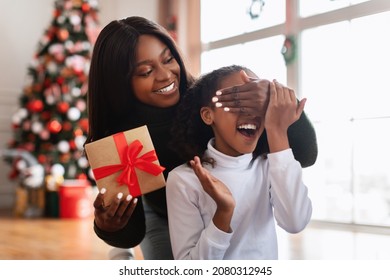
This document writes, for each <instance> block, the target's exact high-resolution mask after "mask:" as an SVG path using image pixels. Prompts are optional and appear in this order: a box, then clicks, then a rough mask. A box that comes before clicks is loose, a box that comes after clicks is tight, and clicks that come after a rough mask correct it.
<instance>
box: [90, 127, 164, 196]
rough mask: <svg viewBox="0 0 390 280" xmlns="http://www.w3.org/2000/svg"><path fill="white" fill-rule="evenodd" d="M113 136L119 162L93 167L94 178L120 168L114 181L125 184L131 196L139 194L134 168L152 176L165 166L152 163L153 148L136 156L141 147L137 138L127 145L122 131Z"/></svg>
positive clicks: (105, 175)
mask: <svg viewBox="0 0 390 280" xmlns="http://www.w3.org/2000/svg"><path fill="white" fill-rule="evenodd" d="M113 138H114V142H115V145H116V149H117V151H118V154H119V157H120V160H121V163H119V164H113V165H107V166H102V167H98V168H94V169H93V173H94V176H95V179H96V180H99V179H102V178H104V177H107V176H109V175H111V174H113V173H115V172H118V171H120V170H122V172H121V174H120V175H119V176H118V178H117V179H116V181H117V182H118V183H119V184H120V185H127V186H128V189H129V193H131V195H132V196H133V197H137V196H140V195H141V194H142V193H141V189H140V186H139V183H138V178H137V174H136V173H135V168H138V169H140V170H142V171H145V172H147V173H150V174H152V175H154V176H157V175H158V174H160V173H161V172H163V171H164V170H165V168H164V167H162V166H160V165H157V164H155V163H153V162H154V161H156V160H157V155H156V152H155V150H151V151H149V152H147V153H145V154H143V155H142V156H140V157H138V155H139V153H140V152H141V151H142V149H143V145H142V143H141V142H140V141H139V140H134V141H133V142H131V143H130V144H129V145H127V141H126V137H125V135H124V133H123V132H120V133H117V134H114V135H113Z"/></svg>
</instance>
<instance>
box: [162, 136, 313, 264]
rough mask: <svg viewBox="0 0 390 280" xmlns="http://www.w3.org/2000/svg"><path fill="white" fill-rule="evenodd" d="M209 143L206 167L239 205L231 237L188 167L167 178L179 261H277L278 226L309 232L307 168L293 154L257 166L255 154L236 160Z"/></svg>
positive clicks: (171, 227) (276, 156)
mask: <svg viewBox="0 0 390 280" xmlns="http://www.w3.org/2000/svg"><path fill="white" fill-rule="evenodd" d="M212 141H213V140H210V142H209V143H208V149H207V151H206V156H208V157H212V158H213V159H215V162H216V164H215V166H214V168H213V167H211V165H209V164H205V165H204V167H205V168H206V169H208V170H209V171H210V172H211V173H212V174H213V175H214V176H215V177H216V178H218V179H219V180H221V181H222V182H224V183H225V185H226V186H227V187H228V188H229V189H230V191H231V193H232V194H233V197H234V199H235V201H236V207H235V209H234V214H233V217H232V221H231V228H232V232H230V233H226V232H224V231H221V230H219V229H218V228H217V227H216V226H215V225H214V223H213V221H212V219H213V216H214V213H215V211H216V203H215V202H214V200H213V199H212V198H211V197H210V196H209V195H208V194H207V193H206V192H205V191H204V190H203V188H202V186H201V184H200V182H199V180H198V178H197V177H196V175H195V173H194V172H193V170H192V168H191V167H189V166H187V165H186V164H183V165H181V166H178V167H177V168H175V169H174V170H172V171H171V172H170V173H169V175H168V178H167V184H166V195H167V206H168V222H169V232H170V238H171V244H172V250H173V255H174V258H175V259H197V260H199V259H209V260H222V259H251V260H254V259H267V260H271V259H277V258H278V247H277V236H276V229H275V220H276V222H277V224H278V225H279V226H280V227H281V228H283V229H284V230H286V231H287V232H290V233H297V232H299V231H301V230H303V229H304V228H305V226H306V225H307V224H308V222H309V221H310V218H311V213H312V205H311V201H310V199H309V198H308V191H307V187H306V186H305V185H304V184H303V182H302V168H301V166H300V164H299V162H297V161H296V160H295V159H294V156H293V153H292V151H291V149H287V150H284V151H281V152H277V153H271V154H268V158H267V159H263V158H261V157H258V158H256V159H255V160H254V161H252V154H245V155H242V156H238V157H231V156H227V155H225V154H222V153H220V152H219V151H217V150H216V149H215V148H214V147H213V146H212V145H211V143H212Z"/></svg>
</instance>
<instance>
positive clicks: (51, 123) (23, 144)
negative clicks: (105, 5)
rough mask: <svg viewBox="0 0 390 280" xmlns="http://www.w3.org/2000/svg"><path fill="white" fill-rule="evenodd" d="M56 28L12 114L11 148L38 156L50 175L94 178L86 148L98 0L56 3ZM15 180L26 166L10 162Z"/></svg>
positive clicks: (39, 53)
mask: <svg viewBox="0 0 390 280" xmlns="http://www.w3.org/2000/svg"><path fill="white" fill-rule="evenodd" d="M54 6H55V7H54V11H53V18H52V21H51V25H50V26H49V28H48V29H47V30H46V31H45V32H44V34H43V36H42V37H41V38H40V40H39V42H38V48H37V51H36V53H35V55H34V57H33V59H32V61H31V63H30V64H29V66H28V75H27V76H28V77H27V81H26V83H25V86H24V88H23V93H22V95H21V97H20V108H19V109H18V110H17V111H16V112H15V113H14V115H13V116H12V129H13V132H14V138H13V139H12V140H11V141H10V142H9V144H8V148H9V149H16V150H23V151H27V152H29V153H31V154H32V155H33V156H35V157H36V159H37V161H38V162H39V164H41V165H42V166H43V167H44V171H45V176H47V177H50V176H63V178H65V179H90V180H93V175H92V172H91V171H90V168H89V164H88V160H87V159H86V157H85V155H84V153H83V144H84V142H85V139H86V135H87V130H88V119H87V110H86V93H87V91H88V84H87V81H88V71H89V64H90V55H91V50H92V45H93V43H94V40H95V39H96V36H97V34H98V32H99V29H98V18H97V13H98V3H97V1H96V0H56V1H55V4H54ZM10 163H11V165H12V170H11V173H10V178H11V179H12V178H16V177H17V176H18V173H20V172H21V170H22V169H23V166H24V165H25V163H24V162H23V159H22V158H13V159H12V161H11V162H10Z"/></svg>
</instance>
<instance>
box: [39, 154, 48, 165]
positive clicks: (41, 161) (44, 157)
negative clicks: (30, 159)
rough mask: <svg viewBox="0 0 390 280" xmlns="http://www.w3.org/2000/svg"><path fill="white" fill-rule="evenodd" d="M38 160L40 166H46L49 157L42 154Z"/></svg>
mask: <svg viewBox="0 0 390 280" xmlns="http://www.w3.org/2000/svg"><path fill="white" fill-rule="evenodd" d="M37 159H38V162H39V163H40V164H44V163H45V162H46V161H47V157H46V156H45V155H42V154H40V155H39V156H38V158H37Z"/></svg>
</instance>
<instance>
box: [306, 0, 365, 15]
mask: <svg viewBox="0 0 390 280" xmlns="http://www.w3.org/2000/svg"><path fill="white" fill-rule="evenodd" d="M368 1H371V0H337V1H331V0H315V1H313V0H300V1H299V13H300V15H301V16H302V17H308V16H312V15H315V14H321V13H325V12H329V11H333V10H337V9H340V8H344V7H347V6H350V5H356V4H359V3H362V2H368Z"/></svg>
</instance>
